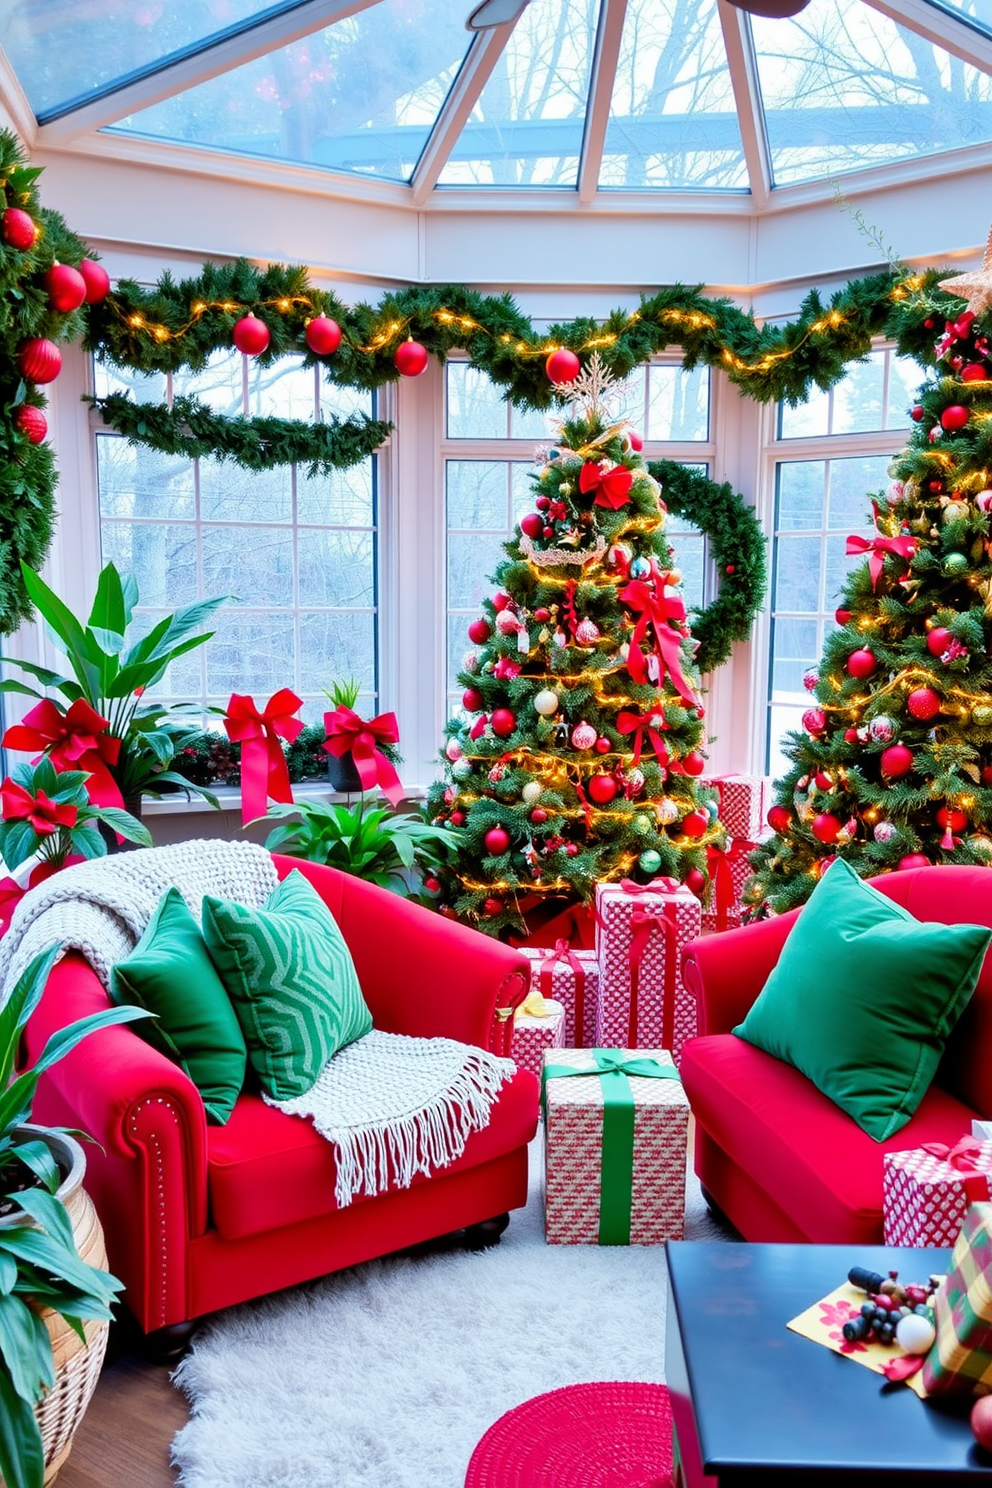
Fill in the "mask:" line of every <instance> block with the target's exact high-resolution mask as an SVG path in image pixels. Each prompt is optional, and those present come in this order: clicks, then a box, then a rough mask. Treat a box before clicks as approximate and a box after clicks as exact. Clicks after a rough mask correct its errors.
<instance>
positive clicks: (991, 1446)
mask: <svg viewBox="0 0 992 1488" xmlns="http://www.w3.org/2000/svg"><path fill="white" fill-rule="evenodd" d="M970 1419H971V1434H972V1436H973V1437H974V1438H975V1440H976V1441H977V1443H978V1445H979V1446H980V1447H984V1448H985V1450H986V1451H987V1452H989V1451H992V1395H982V1396H981V1397H980V1399H978V1400H976V1401H975V1403H974V1405H973V1406H972V1407H971V1418H970Z"/></svg>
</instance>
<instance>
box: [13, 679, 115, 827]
mask: <svg viewBox="0 0 992 1488" xmlns="http://www.w3.org/2000/svg"><path fill="white" fill-rule="evenodd" d="M109 727H110V724H109V721H108V720H107V719H106V718H101V717H100V715H99V713H98V712H97V711H96V709H95V708H91V707H90V705H89V703H88V702H86V700H85V698H77V699H76V701H75V702H74V703H72V704H71V706H70V707H69V710H68V712H66V713H63V712H62V710H61V709H60V708H58V707H57V706H56V704H55V703H53V702H52V701H51V699H50V698H44V699H43V700H42V701H41V702H40V703H38V704H37V706H36V707H34V708H32V709H31V711H30V713H25V715H24V718H23V719H22V720H21V722H20V723H15V724H12V725H11V727H10V728H9V729H8V730H7V732H6V733H5V734H4V736H3V747H4V748H5V749H23V750H24V751H25V752H26V753H34V752H35V751H37V752H38V753H41V754H47V755H48V758H49V759H50V760H51V762H52V764H53V765H54V766H55V768H56V770H87V771H88V772H89V777H90V778H89V780H87V782H86V792H87V794H88V796H89V798H90V800H91V801H92V802H93V804H94V806H119V807H123V805H124V797H123V796H122V795H121V792H120V787H119V786H118V784H117V781H116V780H115V779H114V777H113V775H111V773H110V769H109V768H108V766H112V765H116V763H117V761H118V759H119V758H120V753H121V741H120V739H115V738H114V736H113V735H112V734H108V733H107V732H106V730H107V729H108V728H109Z"/></svg>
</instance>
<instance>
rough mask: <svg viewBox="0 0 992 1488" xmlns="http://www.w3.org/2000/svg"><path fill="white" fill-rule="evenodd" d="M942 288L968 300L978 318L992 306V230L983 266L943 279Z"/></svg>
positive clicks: (972, 311)
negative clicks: (973, 270)
mask: <svg viewBox="0 0 992 1488" xmlns="http://www.w3.org/2000/svg"><path fill="white" fill-rule="evenodd" d="M940 288H941V289H946V290H947V293H948V294H953V295H960V297H961V299H963V300H967V301H968V309H969V310H970V311H971V313H972V315H974V316H975V318H976V320H977V319H978V318H979V317H980V316H982V315H985V314H986V313H987V312H988V310H989V309H990V308H992V230H990V232H989V240H988V242H987V243H986V245H985V258H984V259H983V261H982V267H981V268H980V269H976V270H975V272H974V273H973V274H957V275H955V277H954V278H953V279H941V281H940Z"/></svg>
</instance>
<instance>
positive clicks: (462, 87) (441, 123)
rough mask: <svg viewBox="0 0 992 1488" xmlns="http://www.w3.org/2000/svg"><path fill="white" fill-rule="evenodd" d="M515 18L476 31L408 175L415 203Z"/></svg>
mask: <svg viewBox="0 0 992 1488" xmlns="http://www.w3.org/2000/svg"><path fill="white" fill-rule="evenodd" d="M522 14H523V11H522V10H521V15H522ZM519 19H520V16H514V18H513V20H512V21H507V22H506V23H505V24H504V25H502V26H491V27H489V28H488V29H487V30H485V31H480V32H478V33H477V35H476V38H475V40H474V41H473V43H472V45H471V47H470V48H469V51H468V55H467V56H466V58H465V61H464V62H463V63H462V65H461V68H460V69H459V73H458V76H457V77H456V78H455V81H454V82H453V83H452V85H451V88H450V90H449V92H448V96H447V98H446V99H445V100H444V103H443V104H442V106H441V112H440V113H439V114H438V116H437V119H436V120H435V123H434V128H433V129H432V130H431V132H430V137H429V138H428V140H427V143H426V145H425V146H424V148H423V151H422V152H421V156H420V159H419V160H418V161H417V167H416V169H415V171H414V173H413V176H412V178H411V181H410V184H411V186H412V187H413V200H414V202H415V203H416V205H417V206H418V207H419V206H423V204H424V202H425V201H426V200H427V198H428V197H429V196H430V194H431V192H432V191H433V190H434V187H435V186H436V185H437V181H438V177H439V176H440V174H441V172H442V171H443V170H444V167H445V164H446V163H447V159H448V156H449V155H450V154H451V151H452V148H453V147H454V144H455V141H456V140H457V139H458V136H459V135H460V134H461V132H462V130H463V129H464V127H465V125H466V124H467V123H468V121H469V118H470V116H471V113H472V110H473V109H474V108H475V105H476V103H477V102H478V100H479V95H480V93H481V92H482V90H483V88H484V87H485V86H486V84H487V83H488V81H489V79H490V77H491V76H492V71H493V68H494V67H495V66H496V63H497V62H498V61H499V59H500V57H501V56H502V55H503V49H504V47H505V46H506V44H507V42H508V41H509V40H510V37H511V36H512V35H513V28H514V26H515V25H516V24H517V21H518V20H519Z"/></svg>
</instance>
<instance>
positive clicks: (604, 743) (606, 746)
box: [595, 734, 613, 754]
mask: <svg viewBox="0 0 992 1488" xmlns="http://www.w3.org/2000/svg"><path fill="white" fill-rule="evenodd" d="M595 747H596V753H597V754H609V752H610V750H611V749H612V748H613V745H612V744H611V743H610V741H609V739H608V738H607V737H606V735H605V734H600V736H599V738H598V739H597V740H596V746H595Z"/></svg>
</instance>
